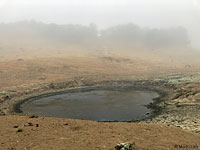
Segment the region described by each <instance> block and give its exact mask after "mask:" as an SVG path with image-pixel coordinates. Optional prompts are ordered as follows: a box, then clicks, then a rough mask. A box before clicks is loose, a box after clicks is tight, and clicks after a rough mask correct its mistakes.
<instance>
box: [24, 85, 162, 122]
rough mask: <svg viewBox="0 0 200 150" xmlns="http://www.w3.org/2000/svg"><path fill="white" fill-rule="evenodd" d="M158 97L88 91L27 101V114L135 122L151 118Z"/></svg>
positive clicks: (137, 92)
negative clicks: (152, 105)
mask: <svg viewBox="0 0 200 150" xmlns="http://www.w3.org/2000/svg"><path fill="white" fill-rule="evenodd" d="M158 96H159V95H158V93H156V92H153V91H148V90H135V89H128V90H127V89H126V90H123V89H120V90H89V91H79V92H71V93H65V94H60V95H54V96H49V97H43V98H40V99H36V100H32V101H27V102H25V103H24V104H22V105H21V110H22V111H23V113H25V114H36V115H40V116H49V117H63V118H73V119H87V120H95V121H133V120H141V119H144V118H145V117H147V114H149V115H151V113H152V110H151V109H148V108H147V107H146V105H148V104H149V103H151V102H153V99H154V98H157V97H158Z"/></svg>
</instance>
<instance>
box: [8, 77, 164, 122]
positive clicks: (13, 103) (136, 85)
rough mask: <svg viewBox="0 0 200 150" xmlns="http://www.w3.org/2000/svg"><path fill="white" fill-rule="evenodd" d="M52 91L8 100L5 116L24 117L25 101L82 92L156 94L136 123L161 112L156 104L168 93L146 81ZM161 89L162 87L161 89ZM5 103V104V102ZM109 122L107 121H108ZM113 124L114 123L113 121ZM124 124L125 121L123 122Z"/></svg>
mask: <svg viewBox="0 0 200 150" xmlns="http://www.w3.org/2000/svg"><path fill="white" fill-rule="evenodd" d="M53 88H54V89H53V90H50V91H48V90H47V91H45V92H38V93H33V94H29V95H26V96H23V97H21V98H18V99H17V98H15V99H14V100H12V99H11V100H10V104H8V106H9V108H8V109H7V112H6V113H5V114H17V115H25V114H24V113H23V112H22V111H21V107H20V106H21V105H22V104H23V103H25V102H27V101H33V100H36V99H40V98H44V97H48V96H53V95H59V94H66V93H73V92H84V91H91V90H116V89H118V88H119V89H126V88H127V89H130V88H131V89H135V90H148V91H154V92H156V93H158V95H159V97H157V98H154V99H153V103H150V104H149V105H147V106H146V107H147V108H149V109H151V110H152V114H151V115H147V116H146V118H145V119H143V120H134V121H133V122H136V121H144V120H146V119H151V118H153V117H155V116H157V115H159V113H160V112H161V111H162V109H163V108H161V107H160V106H158V104H159V103H160V102H161V101H163V100H164V98H166V97H167V95H168V92H167V91H166V90H165V91H164V90H160V89H161V88H158V87H155V86H154V85H150V84H149V83H148V84H147V83H146V81H112V82H111V81H104V82H100V83H95V84H94V85H89V86H80V87H73V88H65V89H63V88H60V87H59V86H56V85H54V87H53ZM162 88H163V87H162ZM5 103H6V102H5ZM108 122H109V121H108ZM112 122H113V121H112ZM114 122H115V121H114ZM125 122H126V121H125ZM128 122H129V121H128Z"/></svg>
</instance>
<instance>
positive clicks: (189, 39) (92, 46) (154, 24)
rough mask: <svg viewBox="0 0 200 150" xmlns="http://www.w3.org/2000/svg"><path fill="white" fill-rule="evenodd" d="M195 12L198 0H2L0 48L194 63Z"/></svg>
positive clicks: (199, 8)
mask: <svg viewBox="0 0 200 150" xmlns="http://www.w3.org/2000/svg"><path fill="white" fill-rule="evenodd" d="M199 16H200V4H199V1H198V0H192V1H190V0H178V1H172V0H169V1H166V0H161V1H158V0H151V1H146V0H134V1H131V0H124V1H122V0H117V1H116V0H109V1H105V0H101V1H100V0H96V1H92V0H86V1H84V2H82V1H80V0H75V1H71V0H70V1H64V0H58V1H54V0H50V1H47V0H43V1H39V0H30V1H25V0H18V1H10V0H2V1H1V2H0V51H1V54H2V57H3V56H4V55H5V54H7V55H6V56H11V55H14V54H15V55H14V56H16V57H20V56H23V55H26V54H27V53H28V54H29V55H31V54H33V53H37V55H38V56H42V55H45V56H46V55H47V54H50V53H51V54H52V55H54V54H55V53H57V54H60V55H61V54H62V53H64V52H65V53H68V54H72V53H74V54H77V55H82V54H83V53H92V54H101V55H113V54H114V55H119V56H124V55H125V56H128V57H131V56H132V57H136V56H138V57H142V58H145V59H148V58H151V59H152V60H163V61H164V60H167V61H168V62H169V61H171V62H172V61H178V62H183V61H187V62H195V63H198V56H199V54H198V53H199V47H200V46H199V41H198V39H199V38H200V31H199V19H198V18H199ZM44 51H45V53H42V52H44ZM14 52H15V53H14ZM4 58H5V57H4Z"/></svg>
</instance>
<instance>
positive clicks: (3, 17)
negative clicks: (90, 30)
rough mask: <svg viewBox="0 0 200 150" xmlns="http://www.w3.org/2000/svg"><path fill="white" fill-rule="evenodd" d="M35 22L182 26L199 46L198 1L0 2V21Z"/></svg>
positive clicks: (194, 43)
mask: <svg viewBox="0 0 200 150" xmlns="http://www.w3.org/2000/svg"><path fill="white" fill-rule="evenodd" d="M31 19H33V20H37V21H42V22H45V23H57V24H84V25H87V24H90V23H96V24H97V25H98V27H100V28H106V27H109V26H112V25H116V24H126V23H130V22H132V23H135V24H138V25H140V26H142V27H146V26H148V27H155V28H163V27H172V26H183V27H185V28H187V30H188V31H189V35H190V38H191V40H192V43H193V45H195V46H198V47H200V44H199V43H200V42H198V39H200V28H199V26H200V0H0V22H15V21H21V20H31Z"/></svg>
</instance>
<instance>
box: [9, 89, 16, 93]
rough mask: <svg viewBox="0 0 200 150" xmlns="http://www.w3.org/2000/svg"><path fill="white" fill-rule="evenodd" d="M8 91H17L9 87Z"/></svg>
mask: <svg viewBox="0 0 200 150" xmlns="http://www.w3.org/2000/svg"><path fill="white" fill-rule="evenodd" d="M8 91H9V92H16V90H15V89H9V90H8Z"/></svg>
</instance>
